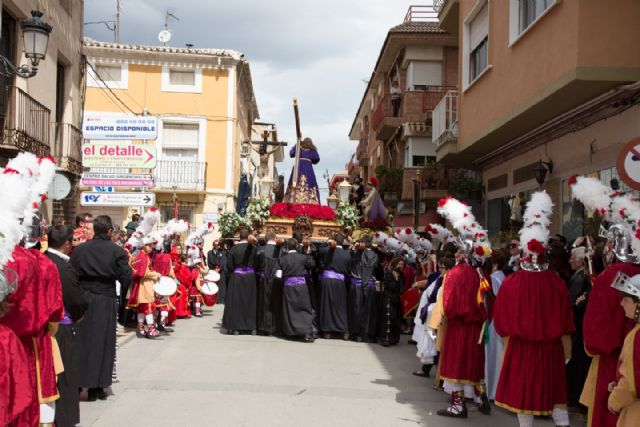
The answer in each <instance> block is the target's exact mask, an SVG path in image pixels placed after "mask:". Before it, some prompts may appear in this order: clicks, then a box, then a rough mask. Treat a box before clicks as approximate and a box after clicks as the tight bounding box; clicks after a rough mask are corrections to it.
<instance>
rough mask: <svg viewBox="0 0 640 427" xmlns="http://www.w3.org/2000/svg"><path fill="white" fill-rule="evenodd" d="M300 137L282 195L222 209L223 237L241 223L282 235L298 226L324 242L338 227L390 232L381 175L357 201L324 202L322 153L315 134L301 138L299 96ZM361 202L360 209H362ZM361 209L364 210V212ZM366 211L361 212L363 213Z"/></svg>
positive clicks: (356, 232)
mask: <svg viewBox="0 0 640 427" xmlns="http://www.w3.org/2000/svg"><path fill="white" fill-rule="evenodd" d="M294 113H295V118H296V133H297V143H296V145H295V146H294V147H292V148H291V150H290V151H289V155H290V157H292V158H294V166H293V170H292V172H291V174H290V176H289V183H288V186H287V189H286V192H285V194H284V198H283V201H281V202H272V200H271V198H270V197H269V198H260V197H255V198H251V199H250V200H249V201H248V204H247V206H246V209H239V210H240V213H238V212H226V213H223V214H221V216H220V218H219V223H218V231H219V232H220V233H221V235H222V237H234V236H237V234H238V232H239V231H240V229H242V228H247V229H249V230H251V231H252V233H253V234H254V235H255V236H258V237H260V236H264V235H265V234H266V233H267V232H274V233H275V234H276V236H277V237H278V238H289V237H291V236H292V235H293V234H294V232H299V233H300V235H301V236H304V237H307V238H309V239H310V240H311V241H314V242H323V241H326V240H328V239H330V238H331V237H332V236H334V235H335V234H336V233H338V232H345V234H347V235H348V236H352V237H354V238H356V239H357V238H359V237H361V236H362V235H364V234H371V235H373V234H374V233H375V232H377V231H382V232H385V233H387V234H388V233H390V232H391V228H390V227H389V223H388V221H387V212H386V209H385V207H384V204H383V202H382V199H381V197H380V195H379V194H378V192H377V191H376V187H377V181H376V179H375V178H371V180H370V182H369V187H370V191H369V193H368V195H367V197H366V198H364V199H363V200H362V201H361V202H360V203H359V206H357V205H355V204H350V203H348V202H343V203H340V205H339V206H337V207H336V208H335V209H334V208H332V207H330V206H327V205H322V204H321V203H320V191H319V188H318V182H317V180H316V176H315V172H314V169H313V165H315V164H317V163H318V162H319V161H320V155H319V153H318V150H317V148H316V147H315V145H314V144H313V141H312V140H311V138H304V139H303V138H302V136H301V132H300V120H299V114H298V105H297V101H296V100H294ZM359 208H360V210H359ZM361 211H362V212H361ZM361 213H362V215H361Z"/></svg>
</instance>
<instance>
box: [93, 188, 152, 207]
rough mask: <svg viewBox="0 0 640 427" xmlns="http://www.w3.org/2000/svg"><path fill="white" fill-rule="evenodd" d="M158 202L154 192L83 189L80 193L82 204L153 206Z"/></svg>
mask: <svg viewBox="0 0 640 427" xmlns="http://www.w3.org/2000/svg"><path fill="white" fill-rule="evenodd" d="M155 203H156V195H155V194H153V193H98V192H94V191H83V192H82V193H80V204H81V205H82V206H144V207H151V206H153V205H155Z"/></svg>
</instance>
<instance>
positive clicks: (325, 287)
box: [318, 234, 351, 340]
mask: <svg viewBox="0 0 640 427" xmlns="http://www.w3.org/2000/svg"><path fill="white" fill-rule="evenodd" d="M343 243H344V236H343V235H342V234H336V236H335V237H334V238H333V240H329V242H328V246H325V247H323V248H321V249H320V251H319V254H318V258H319V261H320V269H321V270H322V274H321V275H320V315H319V324H320V331H322V334H323V338H325V339H330V338H331V335H332V334H339V335H341V336H342V338H343V339H345V340H347V339H349V329H348V317H347V285H346V282H345V278H346V276H347V274H349V270H350V269H351V254H350V253H349V251H347V250H345V249H344V248H343V247H342V244H343Z"/></svg>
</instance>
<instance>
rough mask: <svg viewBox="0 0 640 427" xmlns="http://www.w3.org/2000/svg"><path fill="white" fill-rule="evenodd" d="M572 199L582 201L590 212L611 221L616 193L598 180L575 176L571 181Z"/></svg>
mask: <svg viewBox="0 0 640 427" xmlns="http://www.w3.org/2000/svg"><path fill="white" fill-rule="evenodd" d="M569 187H570V188H571V197H572V198H573V199H575V200H578V201H580V203H582V204H583V205H584V207H585V208H586V209H587V211H589V212H593V213H597V214H599V215H601V216H602V217H604V219H605V220H607V221H611V212H612V208H611V203H612V202H613V197H614V196H615V195H616V193H615V192H614V191H613V190H612V189H611V188H610V187H608V186H607V185H605V184H603V183H602V181H600V180H599V179H597V178H593V177H588V176H573V177H571V178H570V179H569Z"/></svg>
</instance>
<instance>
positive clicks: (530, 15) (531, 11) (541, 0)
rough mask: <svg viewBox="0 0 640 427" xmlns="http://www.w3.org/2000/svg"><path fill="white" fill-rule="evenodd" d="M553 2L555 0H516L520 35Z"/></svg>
mask: <svg viewBox="0 0 640 427" xmlns="http://www.w3.org/2000/svg"><path fill="white" fill-rule="evenodd" d="M555 2H556V0H518V5H519V12H518V15H519V16H518V25H519V26H518V32H519V33H522V32H523V31H524V30H526V29H527V28H528V27H529V25H531V24H532V23H533V21H535V20H536V19H538V18H539V17H540V15H542V12H544V11H545V10H547V9H548V8H549V7H550V6H551V5H553V4H554V3H555Z"/></svg>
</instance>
